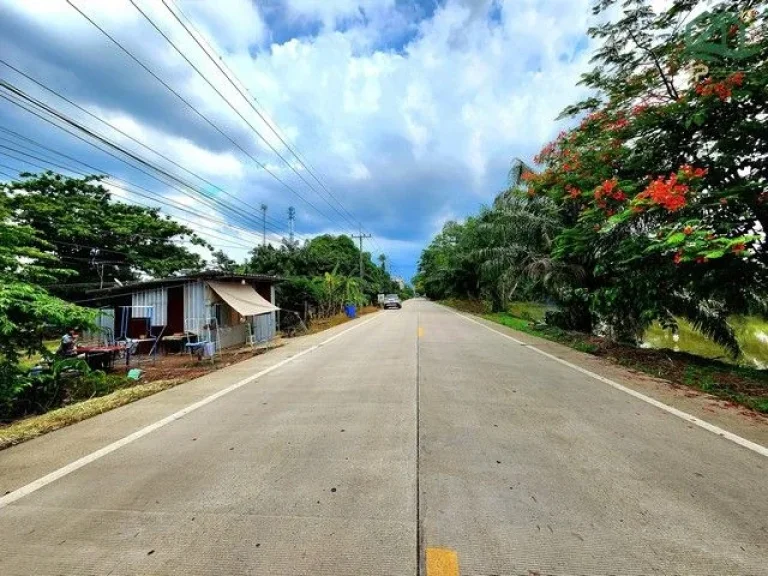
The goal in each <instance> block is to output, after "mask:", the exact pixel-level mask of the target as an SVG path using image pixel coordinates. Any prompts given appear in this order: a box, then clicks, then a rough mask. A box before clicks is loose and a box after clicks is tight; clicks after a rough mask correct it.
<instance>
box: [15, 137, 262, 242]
mask: <svg viewBox="0 0 768 576" xmlns="http://www.w3.org/2000/svg"><path fill="white" fill-rule="evenodd" d="M0 148H3V146H0ZM0 154H3V155H5V156H8V157H10V158H13V159H15V160H17V161H20V162H23V163H25V164H29V165H30V166H35V167H36V168H39V169H41V170H47V169H48V167H47V166H45V165H41V164H38V163H36V162H31V161H29V160H26V159H23V158H17V157H14V156H11V155H9V154H7V153H4V152H0ZM24 155H26V156H29V157H31V158H34V159H38V160H42V159H41V158H38V157H35V156H33V155H31V154H24ZM42 161H45V160H42ZM49 163H51V164H52V165H54V166H56V164H54V163H52V162H49ZM0 166H4V167H5V168H9V169H15V168H13V167H11V166H7V165H3V164H0ZM58 167H60V168H62V169H64V170H67V171H69V172H72V173H73V174H76V175H78V176H81V177H87V176H89V174H86V173H84V172H81V171H78V170H75V169H72V168H71V167H68V166H65V165H58ZM110 185H112V186H114V187H115V188H118V189H121V190H125V191H126V192H132V193H135V194H138V193H136V192H133V191H131V190H128V189H127V188H124V187H122V186H119V185H115V184H113V183H110ZM138 195H140V196H143V197H147V196H145V195H143V194H138ZM147 198H149V199H150V200H151V201H153V202H157V203H159V204H161V205H164V204H167V202H172V201H171V200H169V199H166V200H167V202H163V201H161V200H158V199H157V198H153V197H147ZM134 203H135V204H138V205H139V206H143V207H145V208H153V209H157V207H155V206H150V205H148V204H144V203H141V202H137V201H134ZM174 208H175V209H176V210H181V211H184V212H189V213H191V214H192V215H194V216H198V217H200V218H208V219H210V218H209V217H208V216H207V215H205V214H201V213H199V212H194V211H192V210H189V209H186V208H185V207H184V206H183V205H181V207H175V206H174ZM171 216H172V218H174V219H177V220H181V221H182V222H187V223H188V224H190V225H192V226H195V227H198V228H202V229H204V230H209V232H206V235H208V236H212V237H213V238H216V239H219V240H222V239H223V240H225V241H230V242H231V241H233V240H234V241H236V242H237V241H239V242H243V244H241V245H240V246H239V247H240V248H245V249H252V248H253V247H254V246H255V245H256V243H255V242H254V244H245V242H247V239H241V238H238V237H237V236H229V237H222V236H220V235H217V234H219V233H220V232H221V231H219V230H217V229H215V228H211V227H209V226H206V225H204V224H201V223H199V222H195V221H192V220H188V219H186V218H183V217H181V216H177V215H171ZM221 222H222V223H223V224H224V225H225V226H229V225H228V224H227V223H226V222H223V221H221ZM211 230H212V231H213V232H215V234H214V233H212V232H210V231H211ZM270 231H272V230H270ZM249 233H251V232H249ZM144 236H146V237H148V238H154V239H161V238H160V237H157V236H151V235H144Z"/></svg>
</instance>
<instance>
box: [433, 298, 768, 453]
mask: <svg viewBox="0 0 768 576" xmlns="http://www.w3.org/2000/svg"><path fill="white" fill-rule="evenodd" d="M448 310H450V308H449V309H448ZM451 312H453V313H454V314H456V315H457V316H459V317H461V318H464V320H466V321H467V322H472V323H474V324H477V325H478V326H482V327H483V328H485V329H486V330H490V331H491V332H494V333H495V334H498V335H499V336H503V337H504V338H508V339H509V340H512V341H513V342H515V343H517V344H520V345H521V346H525V347H526V348H528V349H529V350H532V351H534V352H536V353H537V354H541V355H542V356H546V357H547V358H549V359H551V360H554V361H555V362H559V363H560V364H563V365H564V366H568V367H569V368H573V369H574V370H576V371H577V372H581V373H582V374H586V375H587V376H589V377H591V378H594V379H595V380H599V381H600V382H603V383H604V384H608V385H609V386H611V387H613V388H616V389H617V390H621V391H622V392H625V393H627V394H629V395H630V396H634V397H635V398H637V399H638V400H642V401H643V402H647V403H648V404H651V405H652V406H656V407H657V408H661V409H662V410H664V411H665V412H669V413H670V414H674V415H675V416H677V417H678V418H682V419H683V420H685V421H686V422H690V423H691V424H695V425H696V426H698V427H699V428H704V430H709V431H710V432H713V433H714V434H717V435H718V436H721V437H722V438H725V439H726V440H730V441H731V442H734V443H736V444H738V445H739V446H743V447H744V448H747V449H748V450H752V451H753V452H757V453H758V454H760V455H762V456H765V457H766V458H768V447H765V446H762V445H760V444H757V443H756V442H752V441H751V440H747V439H746V438H742V437H741V436H738V435H737V434H734V433H733V432H728V431H727V430H724V429H722V428H720V427H719V426H715V425H714V424H710V423H709V422H705V421H704V420H700V419H699V418H696V416H693V415H692V414H688V413H687V412H683V411H682V410H678V409H677V408H673V407H672V406H668V405H667V404H664V403H663V402H660V401H658V400H656V399H655V398H651V397H650V396H646V395H645V394H641V393H640V392H638V391H636V390H632V388H627V387H626V386H623V385H621V384H619V383H618V382H614V381H613V380H611V379H610V378H606V377H605V376H600V374H595V373H594V372H591V371H589V370H587V369H586V368H582V367H581V366H577V365H576V364H572V363H570V362H568V361H567V360H563V359H562V358H558V357H557V356H554V355H552V354H550V353H548V352H544V350H540V349H539V348H536V347H535V346H531V345H530V344H528V343H526V342H523V341H522V340H518V339H517V338H514V337H512V336H510V335H509V334H504V333H503V332H499V331H498V330H495V329H493V328H491V327H490V326H488V325H487V324H483V323H482V322H479V321H477V320H475V319H474V318H470V317H469V316H465V315H464V314H459V313H458V312H456V311H455V310H451Z"/></svg>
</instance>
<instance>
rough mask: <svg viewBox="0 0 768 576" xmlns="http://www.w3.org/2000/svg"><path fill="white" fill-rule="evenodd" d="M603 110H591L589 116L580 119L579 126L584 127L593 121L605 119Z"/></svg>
mask: <svg viewBox="0 0 768 576" xmlns="http://www.w3.org/2000/svg"><path fill="white" fill-rule="evenodd" d="M605 116H606V114H605V112H602V111H597V112H592V114H590V115H589V116H587V117H586V118H584V120H582V121H581V125H580V126H579V128H586V127H587V126H588V125H589V124H592V123H593V122H600V121H601V120H603V119H605Z"/></svg>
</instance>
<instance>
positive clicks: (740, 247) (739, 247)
mask: <svg viewBox="0 0 768 576" xmlns="http://www.w3.org/2000/svg"><path fill="white" fill-rule="evenodd" d="M746 249H747V247H746V246H745V245H744V244H743V243H741V242H740V243H738V244H734V245H733V246H731V250H732V251H733V253H734V254H741V253H742V252H744V250H746Z"/></svg>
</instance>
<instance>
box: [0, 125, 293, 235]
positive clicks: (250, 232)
mask: <svg viewBox="0 0 768 576" xmlns="http://www.w3.org/2000/svg"><path fill="white" fill-rule="evenodd" d="M0 131H2V132H8V133H11V134H14V135H16V136H17V137H19V138H22V139H24V140H26V141H29V142H31V143H33V144H35V145H36V146H38V147H40V148H43V149H45V150H49V151H51V152H53V153H55V154H58V155H60V156H62V157H64V158H67V159H69V160H71V161H73V162H75V163H77V164H80V165H82V166H85V167H86V168H88V169H89V170H93V171H95V172H97V173H100V174H103V175H105V176H108V177H109V178H110V179H111V180H112V182H110V184H111V185H113V186H115V187H116V188H118V189H121V190H124V191H126V192H129V193H132V194H136V195H138V196H140V197H143V198H147V199H149V200H152V201H154V202H158V203H160V204H168V203H170V204H172V205H173V207H175V208H176V209H177V210H182V211H185V212H189V213H190V214H192V215H195V216H199V217H201V218H205V219H206V220H210V221H213V222H219V223H221V224H223V225H225V226H227V227H230V228H233V229H237V230H241V231H243V232H246V233H248V234H251V235H253V236H254V238H256V233H255V232H253V231H251V230H248V229H246V228H240V227H239V226H235V225H233V224H230V223H229V222H227V221H225V220H219V219H217V218H213V217H211V216H210V215H208V214H202V213H200V212H196V211H194V210H191V209H190V208H188V207H186V206H184V205H183V204H180V203H178V202H175V201H173V200H171V199H170V198H165V199H164V200H165V201H161V200H159V199H158V198H156V197H155V196H153V195H152V194H155V193H154V192H153V191H152V190H149V189H147V188H144V187H143V186H140V185H138V184H133V186H134V187H136V188H139V189H140V190H144V191H146V192H148V193H149V194H150V196H148V195H146V194H142V193H139V192H135V191H133V190H130V189H128V188H126V187H124V186H120V183H121V182H122V181H121V180H119V179H117V178H115V177H114V176H113V175H111V174H109V173H108V172H107V171H106V170H103V169H101V168H98V167H96V166H92V165H90V164H87V163H86V162H83V161H81V160H78V159H77V158H73V157H72V156H68V155H66V154H64V153H62V152H58V151H55V150H53V149H52V148H48V147H47V146H45V145H43V144H40V143H39V142H35V141H34V140H32V139H30V138H26V137H25V136H22V135H20V134H18V132H14V131H13V130H8V129H7V128H4V127H2V126H0ZM0 140H5V141H10V140H9V139H7V138H3V137H2V136H0ZM14 144H15V145H17V146H21V145H20V144H18V143H16V142H14ZM0 147H2V146H0ZM26 149H27V150H31V148H30V147H26ZM32 150H33V149H32ZM33 151H34V152H37V151H36V150H33ZM20 153H21V152H20ZM37 153H38V154H39V152H37ZM27 156H29V157H31V158H33V159H39V160H43V161H48V162H50V161H49V160H47V159H43V158H41V157H36V156H33V155H31V154H27ZM52 164H53V163H52ZM33 165H34V164H33ZM54 165H55V164H54ZM59 166H60V167H62V168H63V169H65V170H68V171H69V172H72V173H74V174H77V175H79V176H83V177H85V176H89V174H86V173H84V172H82V171H78V170H75V169H73V168H71V167H70V166H67V165H64V164H60V165H59ZM39 167H40V168H43V169H45V167H44V166H39ZM115 183H117V184H115ZM122 183H123V184H126V185H130V183H126V182H122ZM203 227H204V226H203ZM270 231H277V232H279V231H278V230H274V229H273V228H270Z"/></svg>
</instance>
